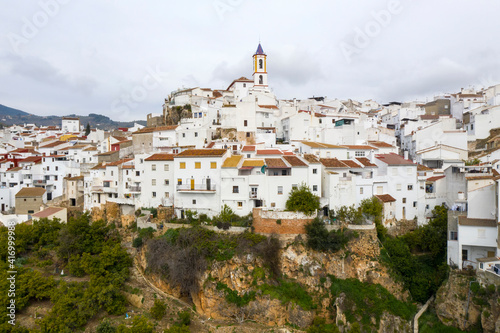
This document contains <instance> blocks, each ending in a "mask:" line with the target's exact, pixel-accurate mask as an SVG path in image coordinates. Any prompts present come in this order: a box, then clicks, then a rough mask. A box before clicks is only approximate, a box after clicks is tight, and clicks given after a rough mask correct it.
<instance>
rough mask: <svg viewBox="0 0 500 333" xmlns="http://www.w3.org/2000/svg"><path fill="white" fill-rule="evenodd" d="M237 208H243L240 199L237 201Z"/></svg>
mask: <svg viewBox="0 0 500 333" xmlns="http://www.w3.org/2000/svg"><path fill="white" fill-rule="evenodd" d="M238 208H239V209H241V208H243V202H242V201H238Z"/></svg>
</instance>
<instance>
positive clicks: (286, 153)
mask: <svg viewBox="0 0 500 333" xmlns="http://www.w3.org/2000/svg"><path fill="white" fill-rule="evenodd" d="M283 155H288V156H295V154H294V153H293V151H284V152H283Z"/></svg>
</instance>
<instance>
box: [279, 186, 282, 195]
mask: <svg viewBox="0 0 500 333" xmlns="http://www.w3.org/2000/svg"><path fill="white" fill-rule="evenodd" d="M278 194H283V186H278Z"/></svg>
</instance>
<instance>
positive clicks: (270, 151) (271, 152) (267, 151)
mask: <svg viewBox="0 0 500 333" xmlns="http://www.w3.org/2000/svg"><path fill="white" fill-rule="evenodd" d="M257 155H283V152H282V151H281V150H278V149H263V150H257Z"/></svg>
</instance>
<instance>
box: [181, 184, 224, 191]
mask: <svg viewBox="0 0 500 333" xmlns="http://www.w3.org/2000/svg"><path fill="white" fill-rule="evenodd" d="M177 191H180V192H189V191H198V192H215V184H210V185H208V184H182V185H177Z"/></svg>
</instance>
